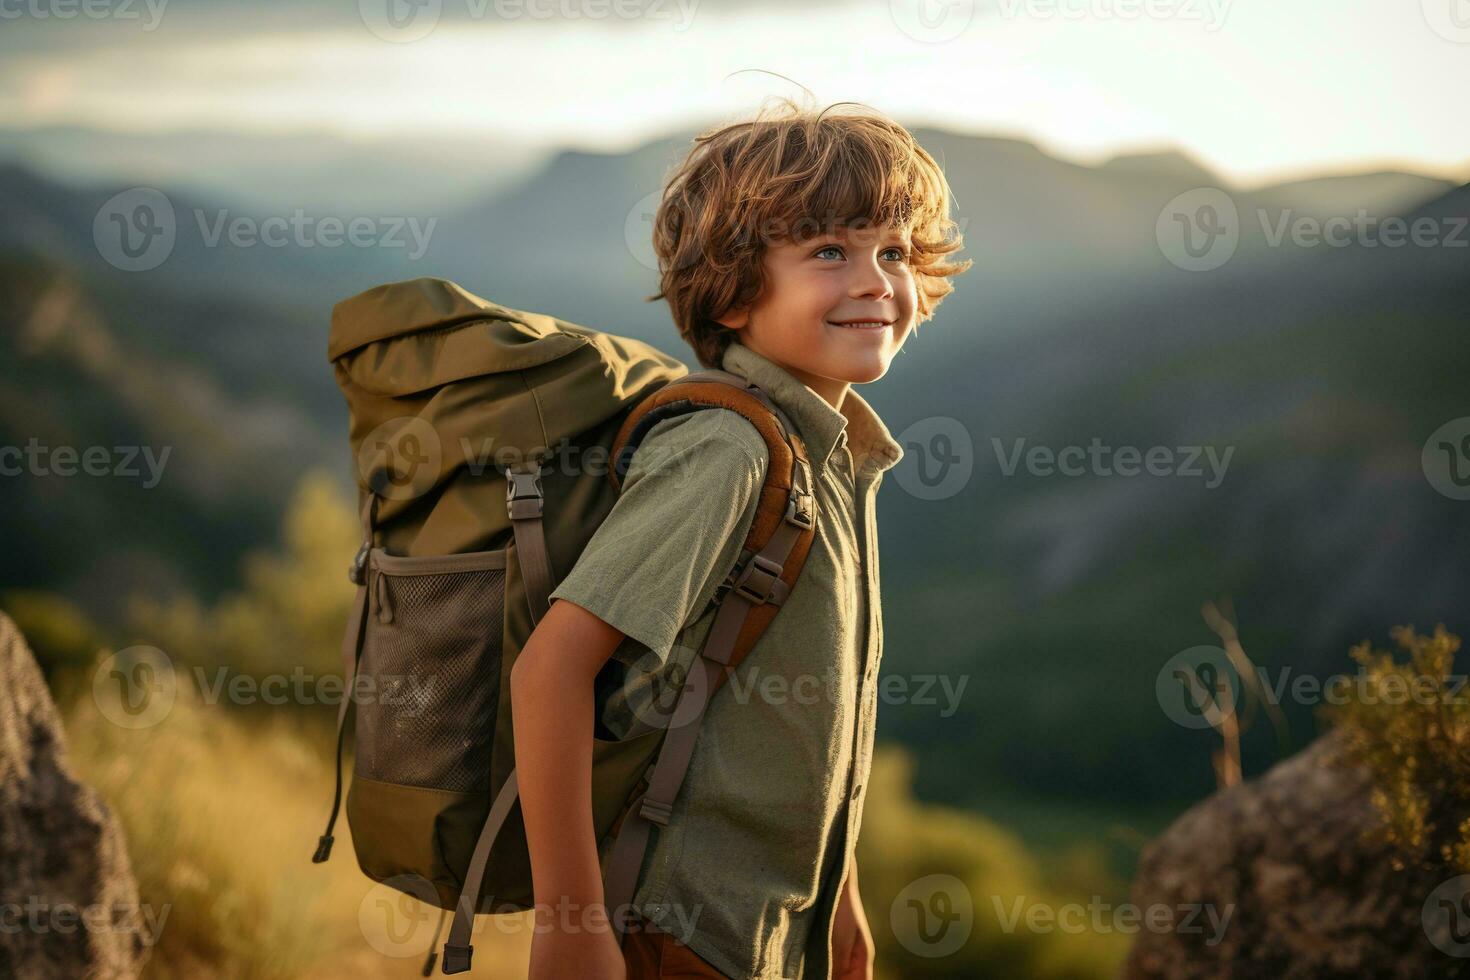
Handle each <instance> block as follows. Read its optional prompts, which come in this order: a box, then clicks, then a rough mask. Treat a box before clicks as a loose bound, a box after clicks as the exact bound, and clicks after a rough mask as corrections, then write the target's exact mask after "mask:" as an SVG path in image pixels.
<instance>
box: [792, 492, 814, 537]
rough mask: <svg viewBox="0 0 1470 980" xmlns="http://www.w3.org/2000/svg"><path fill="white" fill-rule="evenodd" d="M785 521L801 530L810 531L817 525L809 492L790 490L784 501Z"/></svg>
mask: <svg viewBox="0 0 1470 980" xmlns="http://www.w3.org/2000/svg"><path fill="white" fill-rule="evenodd" d="M786 523H788V524H794V525H796V526H797V527H799V528H801V529H802V530H803V531H810V530H811V529H812V528H814V527H816V526H817V519H816V513H815V512H814V509H813V507H812V495H811V494H809V493H798V492H796V491H792V494H791V496H790V498H788V499H787V501H786Z"/></svg>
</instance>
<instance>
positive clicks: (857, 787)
mask: <svg viewBox="0 0 1470 980" xmlns="http://www.w3.org/2000/svg"><path fill="white" fill-rule="evenodd" d="M862 791H863V784H862V783H854V784H853V787H852V798H853V799H857V798H858V796H859V795H860V794H861V793H862Z"/></svg>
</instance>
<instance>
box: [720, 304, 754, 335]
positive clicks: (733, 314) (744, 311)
mask: <svg viewBox="0 0 1470 980" xmlns="http://www.w3.org/2000/svg"><path fill="white" fill-rule="evenodd" d="M715 322H716V323H718V324H719V325H720V326H722V327H729V328H730V329H731V330H743V329H745V325H746V324H747V323H749V322H750V307H749V306H742V307H740V308H738V309H733V310H726V311H725V312H724V313H722V314H721V315H719V316H717V317H715Z"/></svg>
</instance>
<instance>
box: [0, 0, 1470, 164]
mask: <svg viewBox="0 0 1470 980" xmlns="http://www.w3.org/2000/svg"><path fill="white" fill-rule="evenodd" d="M390 5H391V6H390ZM394 15H396V17H395V16H394ZM752 69H758V70H752ZM772 73H774V74H772ZM777 76H784V77H777ZM802 86H804V87H805V88H806V89H808V90H810V92H811V93H812V96H813V97H814V98H815V100H816V101H817V102H818V103H819V104H823V105H825V104H828V103H831V102H838V101H848V100H851V101H858V102H863V103H866V104H868V105H870V106H872V107H873V108H876V109H879V110H881V111H883V112H886V113H888V114H889V115H891V116H893V117H894V118H896V119H898V120H900V121H901V122H903V123H905V124H907V125H911V126H917V125H934V126H943V127H947V128H951V129H955V130H958V131H961V132H971V133H977V134H986V135H1001V136H1015V137H1020V138H1024V139H1028V140H1032V141H1034V142H1036V143H1038V144H1040V145H1041V146H1042V147H1043V148H1044V149H1047V150H1048V151H1050V152H1052V153H1055V154H1057V155H1061V156H1066V157H1069V158H1072V159H1077V160H1079V161H1081V162H1097V161H1101V160H1103V159H1106V158H1107V157H1109V156H1112V155H1113V154H1115V153H1119V152H1135V151H1141V150H1150V149H1157V148H1163V147H1173V148H1178V149H1181V150H1183V151H1184V152H1186V153H1188V154H1190V155H1192V156H1193V157H1195V158H1196V159H1197V160H1199V161H1200V162H1201V163H1203V164H1205V165H1206V166H1208V167H1210V168H1211V169H1212V170H1214V171H1216V172H1219V173H1221V174H1223V175H1225V176H1226V177H1229V178H1231V179H1232V180H1233V181H1235V182H1236V183H1238V184H1241V185H1243V186H1247V185H1250V184H1253V183H1265V182H1268V181H1271V180H1276V179H1285V178H1289V177H1292V176H1296V175H1305V174H1307V173H1322V172H1333V171H1341V172H1348V171H1353V170H1364V169H1377V168H1390V167H1391V168H1401V169H1410V170H1417V171H1421V172H1426V173H1431V174H1434V175H1437V176H1443V177H1448V178H1451V179H1458V180H1470V112H1467V111H1466V108H1465V93H1466V92H1467V91H1470V0H818V2H808V3H775V2H758V0H746V2H741V0H335V2H330V3H324V2H317V0H301V2H297V3H287V2H284V0H256V2H253V3H245V2H243V0H242V2H238V3H224V2H220V0H172V2H170V0H0V125H4V126H12V127H33V126H50V125H83V126H99V127H104V128H114V129H125V130H135V131H142V132H149V131H156V130H160V129H165V130H166V129H180V128H208V129H221V128H222V129H227V130H238V131H273V132H279V131H312V132H323V131H327V132H336V133H341V134H346V135H350V136H354V137H361V138H367V139H372V138H385V139H394V138H403V137H411V136H413V135H415V134H417V133H427V134H434V135H452V134H454V133H467V132H473V133H477V134H488V135H504V136H505V138H506V139H507V140H508V141H510V142H514V143H517V144H521V145H528V146H533V147H541V148H553V147H573V148H583V149H592V150H604V151H618V150H625V149H629V148H631V147H633V146H636V145H638V144H640V143H643V142H645V141H647V140H650V139H654V138H657V137H660V136H663V135H665V134H667V133H668V132H669V131H671V130H675V129H680V128H686V127H697V126H702V125H707V124H710V123H713V122H718V121H723V120H728V119H734V118H739V117H741V116H743V115H748V114H749V113H750V112H751V111H753V110H754V109H755V108H756V107H757V106H759V104H760V103H761V100H762V99H763V98H766V97H768V96H771V95H792V96H798V97H802V98H804V97H805V93H804V91H803V89H802Z"/></svg>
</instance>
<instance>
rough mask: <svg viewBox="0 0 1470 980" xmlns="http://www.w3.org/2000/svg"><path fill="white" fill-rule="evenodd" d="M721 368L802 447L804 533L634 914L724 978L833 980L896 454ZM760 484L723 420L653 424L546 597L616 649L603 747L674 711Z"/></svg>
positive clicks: (861, 781)
mask: <svg viewBox="0 0 1470 980" xmlns="http://www.w3.org/2000/svg"><path fill="white" fill-rule="evenodd" d="M721 366H722V367H723V368H724V369H725V370H726V371H729V372H731V373H733V374H737V375H740V376H741V377H743V378H746V379H747V380H750V381H753V382H755V383H756V384H757V385H759V386H760V387H761V388H762V389H763V390H764V391H765V392H766V394H767V395H769V396H770V398H771V400H772V401H774V402H775V403H776V404H777V405H778V406H780V408H781V409H782V410H783V411H784V412H785V413H786V415H787V417H788V418H789V419H790V420H791V423H792V425H793V426H795V428H796V430H797V432H798V433H799V434H800V435H801V437H802V439H803V441H804V442H805V443H806V447H807V455H808V457H809V458H810V460H811V463H812V469H813V473H812V477H813V482H814V486H815V495H816V505H817V532H816V538H815V540H814V542H813V544H812V548H811V551H810V552H809V553H808V556H807V562H806V566H805V568H804V569H803V571H802V574H801V578H800V579H799V580H798V581H797V584H796V588H795V589H794V590H793V591H792V592H791V594H790V595H789V596H788V597H787V599H786V602H785V604H784V605H783V606H782V608H781V610H780V612H779V613H777V615H776V617H775V618H774V619H773V620H772V622H771V625H770V626H769V627H768V628H767V630H766V632H765V634H764V635H763V636H762V637H761V639H760V641H759V642H758V643H757V644H756V645H755V647H754V648H753V649H752V650H751V651H750V653H749V654H748V655H747V656H746V658H745V660H744V661H743V662H742V663H741V665H740V667H739V668H737V669H736V671H735V673H734V674H733V675H732V676H731V677H730V679H729V680H728V681H727V682H726V683H725V685H724V686H723V687H722V688H721V689H720V690H719V691H718V692H717V693H716V695H715V698H714V700H713V701H712V702H711V703H710V705H709V707H708V709H707V715H706V717H705V720H704V723H703V727H702V728H701V729H700V732H699V736H698V738H697V739H696V741H695V745H694V754H693V758H692V760H691V762H690V766H689V771H688V774H687V775H686V777H685V779H684V783H683V785H682V786H681V787H680V790H679V794H678V796H677V798H676V799H675V801H674V808H673V813H672V815H671V817H670V820H669V823H668V826H667V827H664V828H660V827H658V826H657V825H655V826H654V827H653V833H652V835H651V837H650V843H649V848H648V852H647V854H646V855H645V857H644V862H643V867H642V871H641V873H640V875H639V879H638V886H637V889H636V892H635V894H634V898H633V904H634V906H635V907H636V908H637V909H638V911H639V912H640V913H641V914H642V915H644V916H646V917H648V918H649V919H651V920H653V921H654V922H655V923H656V924H658V926H659V927H660V928H662V929H664V930H666V931H668V932H672V933H675V934H676V935H678V936H679V937H680V938H681V939H683V940H684V941H685V942H686V943H687V944H688V945H689V946H690V948H691V949H693V951H694V952H696V953H698V954H699V955H700V956H701V957H703V958H704V959H705V960H707V961H709V962H710V963H711V964H713V965H714V966H715V967H716V968H717V969H719V970H720V971H721V972H722V973H724V974H726V975H727V976H730V977H737V978H738V977H760V978H768V977H780V978H792V977H803V978H820V980H827V978H828V977H830V975H831V966H830V941H831V929H832V920H833V917H834V915H835V912H836V899H837V897H838V886H839V885H840V884H841V882H842V880H843V878H844V877H845V876H846V874H847V868H848V864H849V857H850V855H851V852H852V848H853V846H854V844H855V843H856V841H857V837H858V832H859V829H860V826H861V823H862V810H863V800H864V793H865V790H866V787H867V781H868V774H869V770H870V767H871V763H872V747H873V730H874V723H875V721H876V716H877V678H878V663H879V660H880V659H881V657H882V649H883V628H882V614H881V606H880V602H879V594H878V592H879V581H878V541H877V524H876V518H875V515H874V502H875V496H876V494H877V490H878V486H879V484H880V483H881V482H882V475H883V473H884V471H886V470H888V469H890V468H891V467H892V466H893V465H894V464H896V463H897V462H898V461H899V460H900V459H902V458H903V450H902V449H901V448H900V447H899V445H898V444H897V443H896V442H894V441H893V439H892V437H891V436H890V435H889V432H888V429H887V428H886V427H885V426H884V424H883V422H882V421H881V420H880V419H879V418H878V416H877V415H876V414H875V413H874V412H873V410H872V408H871V407H870V406H869V405H868V404H867V402H866V401H864V400H863V399H862V398H861V397H859V395H858V394H857V392H856V391H855V390H853V389H851V388H849V389H848V392H847V394H846V396H845V397H844V399H843V405H842V409H841V411H838V410H836V409H834V408H832V406H831V405H829V404H828V403H827V402H826V401H825V400H824V399H823V398H822V397H821V396H820V395H818V394H817V393H816V392H814V391H813V390H812V389H810V388H808V387H807V386H806V385H805V384H803V383H802V382H800V381H799V380H797V379H796V378H795V377H793V376H792V375H791V374H789V373H788V372H787V371H786V370H785V369H784V368H782V367H781V366H779V365H777V364H776V363H774V362H772V361H770V360H769V359H767V358H765V357H763V356H761V355H760V354H757V353H755V352H754V351H752V350H750V349H749V348H747V347H745V346H743V345H741V344H740V343H738V342H737V343H733V344H731V345H730V347H729V349H728V351H727V352H726V354H725V356H724V360H723V362H722V365H721ZM854 462H856V465H854ZM767 465H768V459H767V451H766V447H765V442H764V441H763V440H762V438H761V436H760V434H759V433H758V432H757V431H756V429H755V427H754V426H753V425H751V424H750V423H749V422H748V421H747V420H746V419H745V418H744V416H742V415H740V414H738V413H736V412H733V411H729V410H726V409H708V410H704V411H700V412H694V413H691V414H688V415H683V416H677V417H674V418H670V419H666V420H664V421H662V422H660V423H658V424H657V425H655V426H654V427H653V428H652V429H651V430H650V431H649V433H648V435H647V436H646V437H645V441H644V442H643V444H642V445H641V446H640V448H639V450H638V452H637V453H636V454H635V455H634V457H633V461H632V465H631V467H630V468H629V471H628V475H627V478H626V480H625V481H624V484H623V491H622V495H621V497H620V498H619V500H618V502H617V504H616V505H615V506H614V507H613V509H612V511H611V512H610V513H609V515H608V517H607V518H606V520H605V521H604V522H603V523H602V524H601V525H600V526H599V528H598V530H597V531H596V533H595V534H594V535H593V537H592V539H591V540H590V542H589V543H588V545H587V547H586V549H585V551H584V552H583V553H582V555H581V557H580V558H579V559H578V561H577V563H576V565H575V566H574V567H573V569H572V570H571V572H570V573H569V574H568V575H567V578H566V579H565V580H564V581H562V582H561V584H560V585H559V586H558V587H557V588H556V589H555V590H554V591H553V592H552V594H551V597H552V599H567V600H569V601H571V602H574V603H576V604H577V605H579V606H582V607H583V608H585V609H587V610H589V611H590V612H592V613H593V614H594V615H596V616H597V617H598V618H600V619H602V620H603V621H605V622H607V623H608V624H610V625H611V626H613V627H615V628H616V629H618V630H619V631H621V632H623V633H624V634H626V638H625V639H624V640H623V642H622V643H621V644H620V645H619V647H618V649H617V651H616V652H615V654H614V658H615V659H616V660H617V661H619V662H620V663H622V664H623V665H625V667H626V668H627V669H626V671H625V672H624V679H623V681H622V683H621V686H620V687H619V688H618V689H617V690H615V691H613V692H611V694H610V696H609V697H608V698H607V700H606V703H605V706H604V708H603V714H602V722H603V724H604V725H605V726H606V727H607V728H608V729H609V730H611V732H612V733H613V735H614V736H615V737H618V738H623V737H626V735H627V733H628V731H629V729H630V728H631V726H632V724H633V721H634V719H635V718H645V719H648V720H649V721H653V720H654V719H656V718H657V717H658V713H657V709H651V706H652V704H653V702H654V699H655V698H660V699H661V700H660V701H659V704H661V705H663V706H664V708H665V709H666V708H667V707H668V706H671V705H672V703H673V696H674V695H675V694H676V693H677V689H678V687H679V685H680V684H681V683H682V681H683V678H684V677H685V676H686V674H687V672H688V669H689V666H690V665H691V664H692V663H693V660H694V657H695V656H696V654H697V651H698V649H699V647H700V646H701V645H702V644H703V642H704V639H705V637H706V636H707V635H708V633H709V629H710V626H711V624H712V623H713V621H714V610H713V609H712V608H711V607H710V602H711V600H712V599H713V597H714V594H715V591H716V587H717V586H718V585H719V584H720V582H721V581H723V580H724V578H725V576H726V575H727V574H728V573H729V572H730V570H731V568H733V567H734V565H735V562H736V560H737V559H738V558H739V554H740V549H741V547H742V545H743V544H744V541H745V535H746V533H747V532H748V531H749V530H750V526H751V523H752V522H753V521H754V519H755V512H756V505H757V498H758V496H759V492H760V488H761V485H762V483H763V481H764V478H765V471H766V467H767ZM643 712H649V713H647V714H644V713H643ZM610 911H613V912H616V911H617V910H610Z"/></svg>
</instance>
